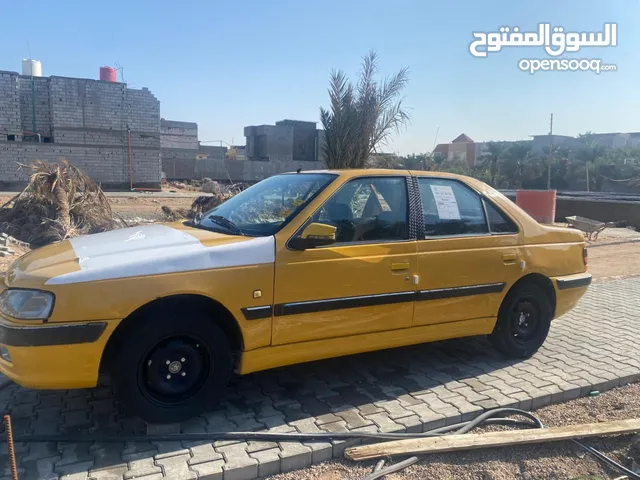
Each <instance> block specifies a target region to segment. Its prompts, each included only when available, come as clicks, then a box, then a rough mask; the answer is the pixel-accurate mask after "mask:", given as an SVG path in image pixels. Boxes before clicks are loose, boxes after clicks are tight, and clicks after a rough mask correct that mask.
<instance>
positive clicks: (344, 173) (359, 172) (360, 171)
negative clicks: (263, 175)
mask: <svg viewBox="0 0 640 480" xmlns="http://www.w3.org/2000/svg"><path fill="white" fill-rule="evenodd" d="M285 173H286V174H295V173H297V172H283V173H282V174H285ZM300 173H330V174H332V175H339V176H341V177H347V178H351V177H362V176H367V175H381V176H384V175H390V176H398V175H415V176H427V177H441V178H457V179H465V180H474V179H473V178H471V177H467V176H465V175H458V174H455V173H448V172H431V171H425V170H404V169H392V168H353V169H345V170H337V169H326V170H301V171H300Z"/></svg>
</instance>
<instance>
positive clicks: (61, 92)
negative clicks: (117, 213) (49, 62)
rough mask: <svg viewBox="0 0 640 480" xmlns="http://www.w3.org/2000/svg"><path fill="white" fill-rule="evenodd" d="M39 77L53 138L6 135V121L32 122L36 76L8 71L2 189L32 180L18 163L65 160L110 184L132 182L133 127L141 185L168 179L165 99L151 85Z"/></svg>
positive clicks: (42, 114)
mask: <svg viewBox="0 0 640 480" xmlns="http://www.w3.org/2000/svg"><path fill="white" fill-rule="evenodd" d="M34 80H35V82H36V97H35V98H36V125H37V130H38V133H40V134H41V135H43V136H48V135H46V134H47V133H49V132H50V135H51V137H52V139H53V143H40V144H38V143H32V142H9V141H6V137H3V135H2V133H3V131H2V128H3V126H4V127H5V129H7V131H8V129H13V130H15V131H16V133H19V132H21V131H22V130H29V131H30V130H31V129H32V127H31V122H32V113H31V112H32V103H31V99H32V95H31V78H30V77H22V76H18V74H17V73H7V74H4V73H2V72H0V188H20V187H22V186H23V185H24V183H25V182H26V181H27V179H28V172H27V171H18V170H17V164H18V163H23V164H29V163H32V162H33V161H35V160H42V161H46V162H56V161H59V160H61V159H66V160H67V161H69V162H70V163H72V164H73V165H76V166H77V167H79V168H81V169H82V170H84V171H85V172H86V173H87V174H88V175H89V176H91V177H92V178H93V179H94V180H96V181H97V182H99V183H101V184H103V186H104V187H105V188H128V187H129V132H128V131H127V129H130V134H131V157H132V158H131V160H132V162H131V163H132V170H133V183H134V186H138V187H157V186H159V185H160V180H161V172H162V169H161V159H160V102H159V101H158V99H156V98H155V97H154V96H153V95H152V94H151V92H150V91H149V90H148V89H142V90H134V89H130V88H127V86H126V85H125V84H122V83H110V82H103V81H99V80H90V79H79V78H66V77H48V78H44V77H41V78H38V79H34ZM47 99H48V100H47ZM25 110H27V111H25ZM47 110H48V114H47V113H46V112H47ZM47 115H48V116H47ZM39 119H42V121H40V120H39ZM47 120H48V122H49V125H47ZM26 127H28V128H26ZM47 127H48V129H49V132H48V131H47Z"/></svg>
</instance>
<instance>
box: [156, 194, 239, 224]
mask: <svg viewBox="0 0 640 480" xmlns="http://www.w3.org/2000/svg"><path fill="white" fill-rule="evenodd" d="M233 195H235V194H231V193H230V192H225V193H222V192H218V193H217V194H214V195H211V196H209V195H207V196H200V197H197V198H196V199H195V200H194V201H193V203H192V204H191V207H190V208H189V209H186V208H176V209H173V208H170V207H167V206H166V205H165V206H163V207H162V211H163V212H164V214H165V215H166V217H167V219H168V220H171V221H176V220H182V219H185V218H186V219H189V220H193V219H194V218H195V217H196V215H198V214H200V213H204V212H206V211H207V210H211V209H212V208H215V207H217V206H218V205H220V204H221V203H222V202H224V201H225V200H227V199H228V198H231V197H233Z"/></svg>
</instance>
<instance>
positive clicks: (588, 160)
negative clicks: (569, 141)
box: [575, 132, 606, 192]
mask: <svg viewBox="0 0 640 480" xmlns="http://www.w3.org/2000/svg"><path fill="white" fill-rule="evenodd" d="M578 139H579V141H580V144H581V145H580V147H578V148H577V149H576V151H575V157H576V159H577V160H578V161H581V162H582V163H583V164H584V165H585V169H584V172H585V180H586V181H585V183H586V189H587V192H589V191H591V190H593V189H594V188H595V189H596V190H598V189H599V185H598V182H600V184H601V183H602V179H601V178H600V180H599V176H598V175H597V171H598V169H599V167H598V165H600V167H601V166H602V164H603V161H602V159H603V157H604V156H605V152H606V149H605V148H604V147H603V146H602V145H599V144H598V143H596V141H595V137H594V135H593V134H592V133H591V132H587V133H585V134H581V135H579V136H578ZM605 163H606V162H605ZM594 174H595V175H594Z"/></svg>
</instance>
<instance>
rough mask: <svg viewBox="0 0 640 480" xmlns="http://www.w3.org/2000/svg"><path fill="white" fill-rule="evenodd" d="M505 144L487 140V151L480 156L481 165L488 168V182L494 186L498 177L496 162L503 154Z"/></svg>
mask: <svg viewBox="0 0 640 480" xmlns="http://www.w3.org/2000/svg"><path fill="white" fill-rule="evenodd" d="M505 150H506V149H505V145H504V143H503V142H487V153H485V154H484V155H482V156H481V157H480V159H479V160H480V164H481V166H486V167H488V169H489V183H490V184H491V185H492V186H496V181H497V179H498V163H499V162H500V160H502V158H503V157H504V154H505Z"/></svg>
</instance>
